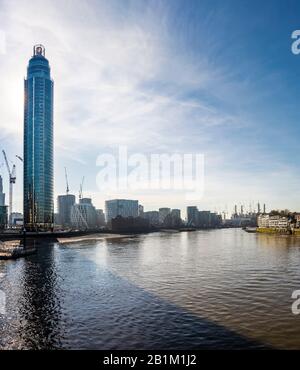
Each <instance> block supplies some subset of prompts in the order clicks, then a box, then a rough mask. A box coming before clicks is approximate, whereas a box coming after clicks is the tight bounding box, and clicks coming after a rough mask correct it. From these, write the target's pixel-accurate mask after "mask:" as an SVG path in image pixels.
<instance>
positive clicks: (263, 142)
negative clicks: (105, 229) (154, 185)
mask: <svg viewBox="0 0 300 370" xmlns="http://www.w3.org/2000/svg"><path fill="white" fill-rule="evenodd" d="M0 20H1V22H0V28H1V32H2V34H4V35H5V40H6V48H5V50H2V51H3V52H2V54H1V55H0V74H1V85H0V89H1V102H0V118H1V119H0V143H1V147H3V148H5V149H6V151H7V153H8V155H9V156H10V157H11V158H13V156H14V154H21V155H22V129H23V127H22V126H23V123H22V122H23V78H24V76H25V74H26V66H27V63H28V59H29V58H30V56H31V52H32V46H33V45H34V44H35V43H43V44H44V45H45V47H46V56H47V57H48V59H49V61H50V64H51V67H52V76H53V79H54V81H55V122H54V123H55V192H56V195H57V194H60V193H64V189H65V184H64V166H67V167H68V171H69V179H70V188H71V191H72V192H74V193H76V194H77V193H78V189H79V183H80V179H81V177H82V176H83V175H85V178H86V182H85V188H84V193H85V195H86V196H92V197H93V199H94V203H95V204H96V206H97V207H103V203H104V200H105V199H107V198H111V197H113V196H122V197H124V194H103V193H102V192H101V191H99V189H98V188H97V185H96V175H97V172H98V168H97V166H96V158H97V156H98V155H99V154H101V153H105V152H110V151H114V150H115V149H116V148H117V146H118V145H119V144H121V145H127V146H128V150H129V151H130V152H132V153H135V152H138V153H162V152H167V153H174V152H179V153H187V152H195V153H196V152H197V153H203V154H204V155H205V193H204V197H203V199H202V200H200V201H197V202H195V203H196V204H197V205H198V206H199V208H200V209H204V208H205V209H218V210H224V209H226V208H227V209H228V211H231V210H232V208H233V205H234V204H235V203H237V204H241V203H243V204H245V206H248V205H249V204H250V203H253V204H254V203H256V202H257V201H258V200H260V201H261V202H262V203H263V202H265V203H266V204H267V208H269V209H270V208H289V209H292V210H300V197H299V186H300V177H299V163H300V162H299V160H300V154H299V145H298V143H299V137H300V128H299V122H300V110H299V108H298V107H299V85H300V55H298V56H296V55H294V54H292V53H291V44H292V39H291V34H292V32H293V31H294V30H296V29H300V3H299V1H291V0H290V1H274V0H272V1H271V0H269V1H264V2H261V1H243V0H239V1H238V0H236V1H226V2H225V1H211V0H207V1H204V0H197V1H192V0H188V1H178V0H169V1H167V0H164V1H142V0H139V1H125V0H122V1H121V0H120V1H76V0H74V1H58V0H56V1H50V0H49V1H42V0H40V1H31V2H30V3H29V2H28V1H25V0H24V1H22V0H19V1H15V0H9V1H3V0H0ZM0 164H1V161H0ZM17 165H18V176H19V177H18V180H17V181H18V184H17V186H16V204H15V208H19V209H21V202H22V192H21V189H22V182H21V179H22V169H21V166H20V163H17ZM1 172H4V176H5V177H6V172H5V169H4V168H3V167H2V168H1ZM6 188H7V184H6ZM126 195H127V196H128V197H134V198H138V199H140V201H141V203H143V204H144V205H145V208H146V209H147V210H150V209H155V208H158V207H160V206H165V205H166V206H170V207H173V208H175V207H176V208H177V207H180V208H185V207H186V205H188V204H189V203H190V202H187V201H186V200H185V198H184V196H183V195H182V194H181V193H177V192H167V193H166V192H163V191H156V192H147V193H146V192H142V191H140V192H135V193H128V194H126Z"/></svg>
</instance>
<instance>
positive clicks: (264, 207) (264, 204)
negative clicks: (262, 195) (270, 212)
mask: <svg viewBox="0 0 300 370" xmlns="http://www.w3.org/2000/svg"><path fill="white" fill-rule="evenodd" d="M264 213H266V205H265V204H264Z"/></svg>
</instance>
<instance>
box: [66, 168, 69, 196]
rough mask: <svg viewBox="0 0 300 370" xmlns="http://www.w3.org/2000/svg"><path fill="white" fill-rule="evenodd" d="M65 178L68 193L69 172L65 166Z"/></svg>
mask: <svg viewBox="0 0 300 370" xmlns="http://www.w3.org/2000/svg"><path fill="white" fill-rule="evenodd" d="M65 178H66V186H67V187H66V193H67V195H68V194H69V182H68V174H67V168H66V167H65Z"/></svg>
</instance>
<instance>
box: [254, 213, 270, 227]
mask: <svg viewBox="0 0 300 370" xmlns="http://www.w3.org/2000/svg"><path fill="white" fill-rule="evenodd" d="M269 218H270V216H269V215H264V214H260V215H258V217H257V226H258V227H263V228H268V227H269Z"/></svg>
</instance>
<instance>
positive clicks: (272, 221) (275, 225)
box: [269, 215, 280, 229]
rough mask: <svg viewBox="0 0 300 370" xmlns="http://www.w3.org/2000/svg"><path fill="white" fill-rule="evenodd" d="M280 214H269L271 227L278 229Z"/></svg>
mask: <svg viewBox="0 0 300 370" xmlns="http://www.w3.org/2000/svg"><path fill="white" fill-rule="evenodd" d="M279 219H280V216H279V215H275V216H269V227H270V228H271V229H277V228H278V222H279Z"/></svg>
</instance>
